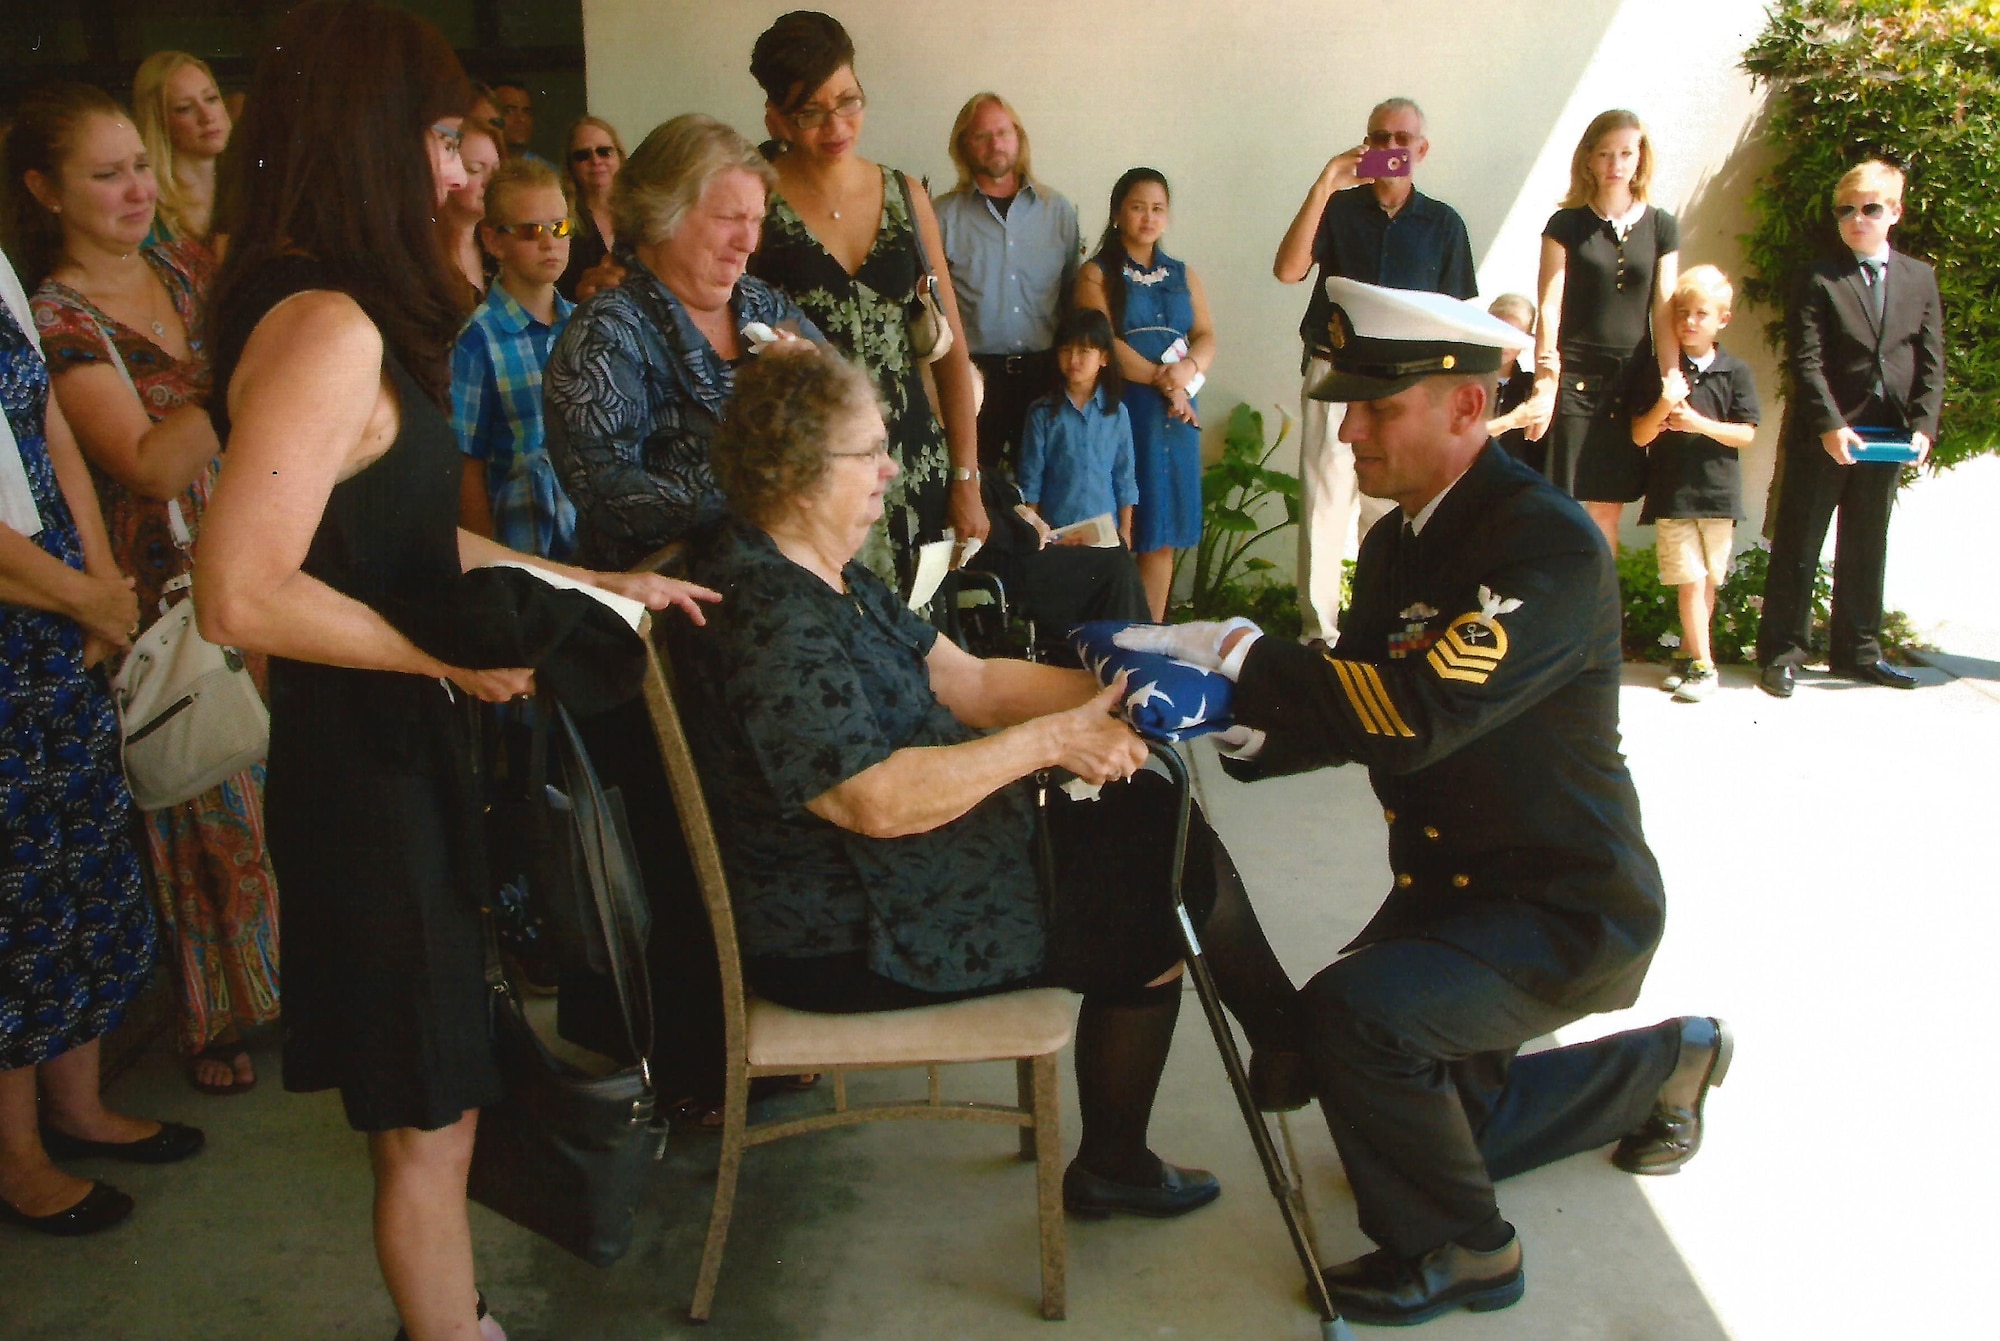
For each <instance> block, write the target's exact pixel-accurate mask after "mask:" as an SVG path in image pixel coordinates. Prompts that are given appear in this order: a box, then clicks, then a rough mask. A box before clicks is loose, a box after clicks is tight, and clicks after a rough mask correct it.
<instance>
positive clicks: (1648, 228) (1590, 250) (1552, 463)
mask: <svg viewBox="0 0 2000 1341" xmlns="http://www.w3.org/2000/svg"><path fill="white" fill-rule="evenodd" d="M1652 176H1653V148H1652V143H1651V142H1650V141H1649V140H1648V139H1647V138H1646V129H1645V127H1644V126H1643V125H1642V124H1640V121H1639V118H1638V116H1637V115H1636V114H1634V113H1632V112H1626V111H1616V110H1614V111H1609V112H1602V113H1600V114H1599V115H1598V116H1597V117H1596V118H1595V119H1594V120H1592V121H1591V123H1590V125H1589V127H1588V128H1587V129H1586V130H1585V131H1584V132H1583V138H1582V139H1581V140H1580V141H1578V142H1577V146H1576V153H1575V154H1574V155H1573V156H1572V157H1571V159H1570V172H1569V178H1570V181H1569V194H1568V195H1566V196H1564V197H1563V202H1562V208H1561V209H1559V210H1557V211H1556V212H1555V213H1554V214H1552V215H1550V216H1549V222H1548V225H1547V226H1546V227H1545V228H1543V230H1542V271H1541V283H1540V287H1539V290H1538V292H1539V295H1540V307H1541V328H1540V330H1538V331H1537V332H1536V334H1535V394H1534V396H1533V398H1532V399H1531V400H1530V402H1529V404H1530V405H1531V406H1533V411H1532V415H1531V417H1530V419H1529V422H1528V438H1529V440H1530V441H1539V440H1540V439H1541V438H1542V437H1543V436H1544V434H1546V435H1548V457H1547V462H1546V465H1545V466H1544V470H1545V471H1546V473H1547V474H1548V477H1549V479H1550V480H1552V481H1553V482H1554V483H1555V485H1556V487H1557V488H1559V489H1561V490H1563V491H1564V492H1565V493H1568V494H1569V495H1570V496H1572V497H1573V498H1575V499H1577V500H1578V501H1579V502H1581V503H1582V504H1583V506H1584V509H1585V510H1586V511H1587V512H1589V513H1590V516H1591V520H1593V521H1595V522H1596V523H1597V526H1598V529H1599V530H1601V531H1603V532H1604V539H1605V542H1606V543H1607V544H1608V545H1610V547H1611V552H1612V553H1613V554H1616V553H1617V552H1618V518H1619V514H1620V513H1622V512H1623V511H1624V508H1625V504H1627V503H1629V502H1631V501H1632V500H1633V499H1635V498H1637V497H1639V496H1640V495H1641V494H1642V493H1644V492H1645V488H1646V457H1645V453H1644V452H1642V451H1640V450H1639V448H1637V447H1635V446H1633V445H1632V429H1631V424H1630V422H1629V417H1628V416H1627V415H1626V413H1625V411H1624V408H1623V403H1622V395H1621V393H1622V390H1623V387H1624V385H1625V377H1626V373H1627V370H1628V369H1629V368H1630V367H1631V365H1632V363H1633V361H1634V360H1636V359H1646V358H1659V359H1664V360H1665V362H1664V363H1663V364H1662V365H1661V366H1662V369H1663V371H1662V375H1663V376H1664V375H1665V371H1667V370H1671V369H1672V367H1673V366H1674V363H1675V360H1676V359H1677V358H1678V355H1679V346H1678V345H1676V344H1675V343H1674V338H1673V335H1672V333H1671V323H1672V318H1673V314H1672V307H1671V304H1670V303H1669V301H1668V296H1669V295H1670V294H1671V293H1672V292H1673V289H1674V280H1675V279H1676V278H1677V277H1678V276H1679V274H1680V224H1679V222H1678V221H1676V220H1675V218H1674V216H1673V215H1671V214H1669V213H1667V212H1666V211H1665V210H1659V209H1654V208H1652V207H1651V206H1650V205H1648V204H1647V203H1646V188H1647V185H1648V184H1649V183H1650V182H1651V180H1652ZM1661 351H1664V353H1662V352H1661Z"/></svg>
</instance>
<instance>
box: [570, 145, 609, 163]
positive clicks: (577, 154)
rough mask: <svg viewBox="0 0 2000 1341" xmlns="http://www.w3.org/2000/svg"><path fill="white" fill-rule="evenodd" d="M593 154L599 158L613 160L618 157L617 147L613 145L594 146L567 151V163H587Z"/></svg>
mask: <svg viewBox="0 0 2000 1341" xmlns="http://www.w3.org/2000/svg"><path fill="white" fill-rule="evenodd" d="M593 154H595V155H596V156H597V157H599V158H615V157H617V156H618V146H617V145H615V144H595V145H590V146H587V147H585V148H582V149H572V150H570V151H569V161H570V162H572V163H588V162H589V161H590V159H591V155H593Z"/></svg>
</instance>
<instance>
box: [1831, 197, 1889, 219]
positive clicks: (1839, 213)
mask: <svg viewBox="0 0 2000 1341" xmlns="http://www.w3.org/2000/svg"><path fill="white" fill-rule="evenodd" d="M1856 210H1860V211H1861V217H1862V218H1864V219H1879V218H1881V217H1882V216H1883V215H1884V214H1887V213H1888V212H1889V207H1888V206H1887V205H1884V204H1883V203H1882V202H1881V201H1879V200H1871V201H1869V202H1868V203H1867V204H1866V205H1835V206H1834V207H1833V217H1834V218H1836V219H1840V220H1843V221H1844V220H1847V219H1852V218H1853V217H1854V212H1855V211H1856Z"/></svg>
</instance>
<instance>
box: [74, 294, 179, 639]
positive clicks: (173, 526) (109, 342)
mask: <svg viewBox="0 0 2000 1341" xmlns="http://www.w3.org/2000/svg"><path fill="white" fill-rule="evenodd" d="M84 315H85V316H88V317H89V318H90V321H91V324H92V325H94V326H96V327H97V333H98V334H99V335H101V336H103V337H104V348H105V352H107V353H108V354H110V355H111V366H112V367H114V368H116V369H117V370H118V376H119V377H120V378H121V379H122V380H123V381H124V383H125V389H126V390H127V391H130V392H131V393H132V395H133V396H134V397H135V398H136V399H137V400H138V402H139V406H140V408H141V409H143V408H145V404H146V398H145V397H144V396H141V395H139V384H138V383H137V382H135V381H133V380H132V370H131V369H130V368H128V367H126V366H125V356H124V355H123V354H121V353H119V352H118V339H117V337H116V336H114V335H112V333H111V328H110V327H109V326H107V325H105V324H104V317H103V315H102V314H101V313H99V312H98V310H97V308H96V306H95V305H94V304H93V305H90V306H87V307H86V308H85V309H84ZM167 530H168V532H169V533H170V534H171V535H172V536H173V538H174V548H176V549H178V550H179V551H180V552H181V553H182V554H184V555H186V556H187V562H188V568H189V570H190V571H188V572H182V573H178V574H176V575H175V576H173V577H170V578H168V579H167V581H166V583H165V585H163V586H162V587H161V588H160V613H161V614H163V615H164V614H165V613H167V597H169V596H171V595H173V594H174V593H175V592H177V591H186V590H188V589H189V588H191V587H193V586H194V577H193V574H192V569H193V567H194V532H193V531H192V530H191V529H189V527H188V524H187V517H186V516H185V515H184V514H183V513H182V512H181V501H180V499H178V498H169V499H168V500H167Z"/></svg>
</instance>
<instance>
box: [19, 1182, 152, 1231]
mask: <svg viewBox="0 0 2000 1341" xmlns="http://www.w3.org/2000/svg"><path fill="white" fill-rule="evenodd" d="M131 1213H132V1198H130V1197H128V1196H126V1195H125V1194H124V1193H123V1192H120V1191H119V1190H118V1189H117V1188H115V1187H113V1186H111V1184H109V1183H92V1184H91V1185H90V1191H88V1192H86V1193H84V1194H83V1200H82V1201H79V1202H78V1203H76V1205H74V1206H71V1207H70V1208H69V1209H68V1210H62V1211H57V1212H56V1213H55V1214H54V1215H26V1214H23V1213H22V1212H20V1211H18V1210H16V1209H14V1207H13V1206H12V1205H11V1204H10V1203H8V1202H6V1201H4V1200H0V1224H9V1225H19V1226H20V1227H21V1228H22V1229H31V1230H33V1231H34V1232H35V1233H37V1234H48V1235H51V1236H53V1237H55V1238H59V1239H76V1238H82V1237H83V1236H84V1235H85V1234H95V1233H97V1231H99V1230H100V1229H109V1228H111V1226H113V1225H115V1224H117V1223H118V1222H119V1221H121V1220H123V1219H124V1218H125V1217H126V1216H128V1215H130V1214H131Z"/></svg>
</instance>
